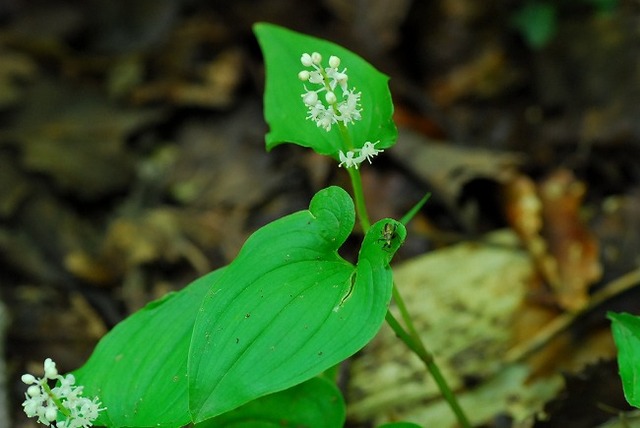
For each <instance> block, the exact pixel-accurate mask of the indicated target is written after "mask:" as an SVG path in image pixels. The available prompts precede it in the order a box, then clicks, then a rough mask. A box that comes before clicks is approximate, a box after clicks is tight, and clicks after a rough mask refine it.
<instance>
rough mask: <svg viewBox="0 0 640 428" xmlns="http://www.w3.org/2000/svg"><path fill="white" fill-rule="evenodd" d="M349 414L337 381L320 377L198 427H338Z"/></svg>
mask: <svg viewBox="0 0 640 428" xmlns="http://www.w3.org/2000/svg"><path fill="white" fill-rule="evenodd" d="M345 414H346V411H345V403H344V399H343V398H342V394H341V393H340V390H339V389H338V388H337V387H336V385H335V383H333V382H331V381H329V380H327V379H322V378H318V377H316V378H312V379H310V380H308V381H306V382H304V383H301V384H299V385H296V386H294V387H293V388H289V389H286V390H284V391H280V392H276V393H274V394H270V395H266V396H264V397H261V398H258V399H257V400H253V401H251V402H249V403H247V404H245V405H244V406H241V407H239V408H237V409H235V410H232V411H230V412H227V413H225V414H223V415H220V416H218V417H215V418H213V419H208V420H206V421H204V422H202V423H199V424H196V428H236V427H237V428H241V427H247V426H251V427H265V428H266V427H269V428H278V427H282V426H291V427H314V428H323V427H326V428H334V427H340V426H342V425H343V424H344V421H345Z"/></svg>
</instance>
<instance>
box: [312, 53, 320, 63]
mask: <svg viewBox="0 0 640 428" xmlns="http://www.w3.org/2000/svg"><path fill="white" fill-rule="evenodd" d="M311 62H312V63H314V64H315V65H320V63H321V62H322V55H320V53H319V52H313V53H312V54H311Z"/></svg>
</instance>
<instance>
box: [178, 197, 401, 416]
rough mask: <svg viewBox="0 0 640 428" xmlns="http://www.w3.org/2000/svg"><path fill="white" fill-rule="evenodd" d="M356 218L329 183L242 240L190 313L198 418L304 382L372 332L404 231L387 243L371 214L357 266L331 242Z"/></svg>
mask: <svg viewBox="0 0 640 428" xmlns="http://www.w3.org/2000/svg"><path fill="white" fill-rule="evenodd" d="M354 222H355V213H354V208H353V201H352V200H351V199H350V197H349V196H348V195H347V193H346V192H345V191H344V190H342V189H340V188H338V187H330V188H328V189H325V190H323V191H320V192H319V193H318V194H317V195H316V196H315V197H314V199H313V200H312V202H311V204H310V209H309V211H303V212H299V213H295V214H292V215H290V216H287V217H284V218H282V219H280V220H277V221H275V222H273V223H271V224H269V225H267V226H265V227H264V228H262V229H260V230H259V231H258V232H256V233H255V234H254V235H252V237H251V238H250V239H249V240H248V241H247V243H246V245H245V246H244V247H243V249H242V250H241V251H240V254H239V255H238V257H237V258H236V260H234V262H233V263H231V265H229V266H228V267H227V269H226V271H225V274H224V275H223V276H221V277H220V279H219V281H218V282H217V283H216V284H214V286H213V287H212V289H211V290H210V291H209V293H208V294H207V296H206V297H205V299H204V301H203V304H202V306H201V309H200V311H199V315H198V318H197V320H196V324H195V328H194V335H193V341H192V346H191V351H190V355H189V379H190V381H191V384H190V390H189V393H190V407H191V412H192V415H193V420H194V421H195V422H201V421H204V420H206V419H208V418H211V417H214V416H217V415H220V414H222V413H225V412H227V411H229V410H232V409H234V408H236V407H238V406H240V405H242V404H245V403H247V402H249V401H251V400H254V399H256V398H259V397H261V396H264V395H267V394H270V393H274V392H277V391H281V390H284V389H286V388H289V387H292V386H294V385H297V384H299V383H301V382H304V381H306V380H308V379H310V378H312V377H314V376H316V375H317V374H319V373H321V372H322V371H324V370H326V369H328V368H330V367H332V366H333V365H335V364H337V363H339V362H340V361H342V360H344V359H345V358H347V357H349V356H351V355H353V354H354V353H355V352H357V351H358V350H360V349H361V348H362V347H363V346H364V345H365V344H366V343H367V342H368V341H369V340H371V338H372V337H373V336H374V335H375V334H376V332H377V331H378V329H379V328H380V326H381V324H382V322H383V321H384V316H385V314H386V310H387V306H388V304H389V301H390V299H391V287H392V277H391V270H390V268H389V266H388V262H389V260H390V258H391V256H392V255H393V253H394V252H395V250H396V249H397V246H396V244H397V245H399V243H398V242H399V241H400V238H398V237H394V240H393V242H392V245H391V246H388V245H387V242H386V241H384V240H383V241H380V236H382V228H383V227H384V224H386V223H384V224H383V223H376V225H374V226H373V227H372V228H371V230H370V231H369V233H368V234H367V236H366V237H365V240H364V244H363V250H362V251H361V254H360V258H359V260H358V264H357V266H353V265H351V264H350V263H348V262H346V261H345V260H343V259H342V258H341V257H340V256H339V255H338V253H337V250H338V248H339V247H340V246H341V245H342V243H343V242H344V241H345V240H346V238H347V236H348V234H349V233H350V232H351V229H352V228H353V225H354ZM399 227H402V226H399ZM402 230H404V228H402ZM265 247H269V248H271V251H270V253H269V254H266V253H265V251H266V250H265ZM261 255H262V256H264V257H261Z"/></svg>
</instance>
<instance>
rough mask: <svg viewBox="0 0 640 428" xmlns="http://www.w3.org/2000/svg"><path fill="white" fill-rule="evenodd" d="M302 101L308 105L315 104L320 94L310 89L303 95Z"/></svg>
mask: <svg viewBox="0 0 640 428" xmlns="http://www.w3.org/2000/svg"><path fill="white" fill-rule="evenodd" d="M302 101H304V103H305V104H306V105H308V106H314V105H316V103H317V102H318V94H317V93H316V92H314V91H309V92H307V93H306V94H304V95H303V97H302Z"/></svg>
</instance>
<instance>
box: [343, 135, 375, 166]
mask: <svg viewBox="0 0 640 428" xmlns="http://www.w3.org/2000/svg"><path fill="white" fill-rule="evenodd" d="M379 142H380V141H376V142H375V143H371V142H369V141H367V142H366V143H364V144H363V145H362V148H361V149H355V150H349V151H348V152H347V153H346V154H345V153H343V152H342V150H340V154H339V156H340V165H338V166H342V165H344V167H345V168H351V167H353V168H355V169H358V166H359V165H360V164H361V163H362V162H364V161H365V159H366V160H368V161H369V163H371V158H373V157H374V156H376V155H377V154H378V153H382V152H384V150H380V149H376V144H378V143H379Z"/></svg>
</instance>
